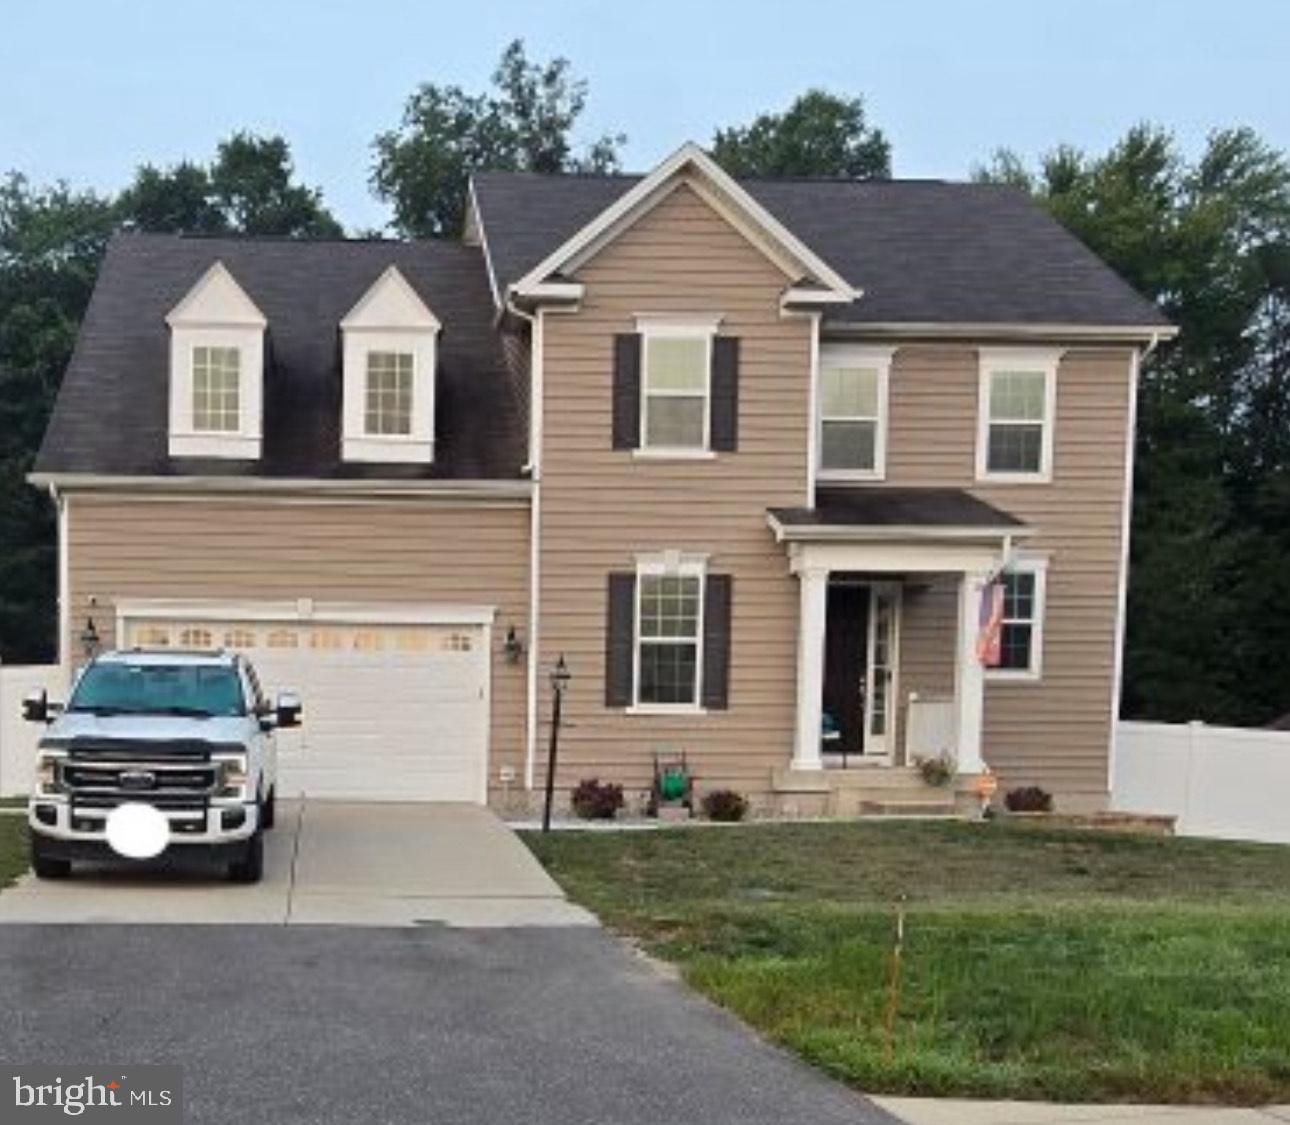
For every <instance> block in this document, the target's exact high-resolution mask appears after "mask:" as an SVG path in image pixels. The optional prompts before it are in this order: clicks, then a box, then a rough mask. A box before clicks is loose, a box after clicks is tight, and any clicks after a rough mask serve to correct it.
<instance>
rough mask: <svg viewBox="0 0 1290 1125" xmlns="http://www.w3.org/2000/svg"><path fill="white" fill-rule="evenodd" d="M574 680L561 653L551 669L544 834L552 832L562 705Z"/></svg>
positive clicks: (543, 813) (543, 812) (543, 817)
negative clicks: (549, 741)
mask: <svg viewBox="0 0 1290 1125" xmlns="http://www.w3.org/2000/svg"><path fill="white" fill-rule="evenodd" d="M572 678H573V677H572V675H571V673H570V672H569V666H568V665H567V664H566V663H565V662H564V653H560V659H559V660H557V661H556V662H555V667H554V668H552V669H551V693H552V700H551V748H550V751H549V752H548V754H547V759H546V802H545V804H544V805H543V806H542V831H543V832H550V831H551V804H552V802H553V801H554V800H555V759H556V752H557V748H558V747H559V745H560V703H561V701H562V700H563V699H564V692H565V689H566V688H567V687H568V686H569V681H570V680H571V679H572Z"/></svg>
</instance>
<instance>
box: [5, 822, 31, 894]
mask: <svg viewBox="0 0 1290 1125" xmlns="http://www.w3.org/2000/svg"><path fill="white" fill-rule="evenodd" d="M29 866H30V862H29V856H28V850H27V818H26V817H25V816H14V815H13V814H12V813H3V814H0V887H7V886H8V885H9V884H10V883H12V882H13V881H14V880H15V879H16V878H18V876H19V875H21V874H22V873H23V872H24V871H26V870H27V868H28V867H29Z"/></svg>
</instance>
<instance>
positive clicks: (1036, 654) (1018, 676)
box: [985, 555, 1048, 684]
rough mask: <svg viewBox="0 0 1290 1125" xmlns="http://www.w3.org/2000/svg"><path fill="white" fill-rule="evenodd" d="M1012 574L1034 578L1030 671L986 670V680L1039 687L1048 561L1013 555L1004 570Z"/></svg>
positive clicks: (1040, 558)
mask: <svg viewBox="0 0 1290 1125" xmlns="http://www.w3.org/2000/svg"><path fill="white" fill-rule="evenodd" d="M1005 569H1006V570H1007V571H1008V572H1010V573H1013V574H1033V575H1034V577H1035V613H1034V616H1033V617H1032V618H1031V621H1030V667H1029V668H987V669H986V670H985V677H986V679H987V680H990V681H995V682H999V683H1031V684H1034V683H1039V682H1040V681H1041V680H1042V679H1043V676H1044V619H1045V617H1046V616H1047V614H1048V559H1047V557H1046V556H1040V555H1016V556H1014V557H1013V558H1012V559H1011V560H1010V561H1009V563H1008V565H1007V567H1006V568H1005Z"/></svg>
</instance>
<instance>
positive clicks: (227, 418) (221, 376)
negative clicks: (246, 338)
mask: <svg viewBox="0 0 1290 1125" xmlns="http://www.w3.org/2000/svg"><path fill="white" fill-rule="evenodd" d="M241 360H242V353H241V352H240V351H238V349H237V348H215V347H210V346H207V345H203V346H199V347H195V348H193V429H194V430H198V431H201V432H204V433H236V432H237V430H238V427H239V425H240V419H241V410H240V399H241V393H240V392H241Z"/></svg>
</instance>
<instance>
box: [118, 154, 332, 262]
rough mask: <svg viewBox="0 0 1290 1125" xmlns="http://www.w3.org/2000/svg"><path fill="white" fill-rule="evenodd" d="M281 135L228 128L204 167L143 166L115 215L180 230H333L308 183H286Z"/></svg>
mask: <svg viewBox="0 0 1290 1125" xmlns="http://www.w3.org/2000/svg"><path fill="white" fill-rule="evenodd" d="M294 178H295V168H294V166H293V164H292V161H291V149H290V147H289V146H288V144H287V142H286V141H285V140H284V139H283V138H282V137H277V136H275V137H259V136H256V135H255V134H252V133H246V132H239V133H234V134H233V135H232V136H231V137H229V138H228V139H227V140H224V141H221V142H220V144H219V147H218V149H217V150H216V153H215V159H214V161H212V162H211V164H210V165H209V166H206V167H204V166H202V165H199V164H193V163H192V162H190V161H186V160H185V161H181V162H180V163H178V164H175V165H173V166H172V167H170V168H168V169H165V170H161V169H158V168H155V167H153V166H152V165H148V164H145V165H144V166H143V167H141V168H140V169H139V170H138V172H137V173H136V174H135V179H134V183H133V184H131V185H130V187H128V188H127V189H126V190H125V191H124V192H122V194H121V197H120V199H119V201H118V209H119V212H120V215H121V218H122V221H124V222H128V223H130V224H131V225H133V226H135V227H137V228H138V229H140V230H149V231H182V232H185V233H188V234H226V233H237V234H267V235H283V236H289V237H296V238H304V237H311V236H314V237H316V236H335V235H339V234H340V233H341V227H340V224H339V223H338V222H336V220H335V219H334V218H333V217H332V215H331V213H330V212H329V211H328V210H327V208H326V207H325V206H323V202H322V193H321V192H320V191H318V190H317V189H316V188H310V187H305V186H304V185H302V184H297V183H295V182H294Z"/></svg>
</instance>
